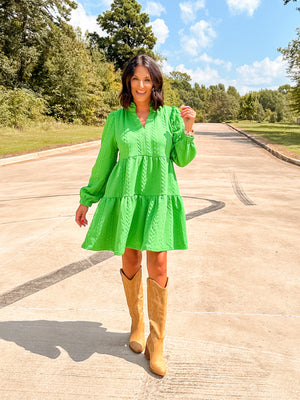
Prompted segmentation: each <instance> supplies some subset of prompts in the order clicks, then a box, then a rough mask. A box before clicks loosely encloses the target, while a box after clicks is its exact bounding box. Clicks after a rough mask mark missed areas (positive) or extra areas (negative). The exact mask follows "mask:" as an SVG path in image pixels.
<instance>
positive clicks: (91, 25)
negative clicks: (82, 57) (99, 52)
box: [70, 3, 105, 36]
mask: <svg viewBox="0 0 300 400" xmlns="http://www.w3.org/2000/svg"><path fill="white" fill-rule="evenodd" d="M77 4H78V7H77V8H76V10H72V12H71V20H70V24H71V25H72V26H73V27H74V28H77V27H79V28H80V29H81V31H82V33H85V32H86V31H89V32H90V33H93V32H97V33H98V34H99V35H100V36H105V35H104V33H103V31H102V30H101V28H100V26H99V25H98V24H97V21H96V20H97V17H98V16H96V15H87V13H86V11H85V9H84V8H83V6H82V4H80V3H77Z"/></svg>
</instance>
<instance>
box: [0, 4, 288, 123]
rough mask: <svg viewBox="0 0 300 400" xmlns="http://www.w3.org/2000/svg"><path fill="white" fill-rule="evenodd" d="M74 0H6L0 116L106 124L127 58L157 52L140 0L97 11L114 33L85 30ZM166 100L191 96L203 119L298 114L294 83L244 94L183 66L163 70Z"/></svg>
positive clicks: (0, 24)
mask: <svg viewBox="0 0 300 400" xmlns="http://www.w3.org/2000/svg"><path fill="white" fill-rule="evenodd" d="M74 8H76V3H75V2H74V1H72V0H18V2H16V1H12V0H9V1H4V0H3V1H2V0H0V124H1V125H4V126H14V127H22V126H24V125H26V124H28V123H30V122H35V121H45V120H48V119H50V120H57V121H62V122H68V123H81V124H102V123H103V122H104V120H105V119H106V117H107V115H108V114H109V112H110V111H111V110H114V109H116V108H118V107H119V99H118V94H119V91H120V76H121V65H124V62H125V61H126V60H127V59H128V58H130V57H131V56H132V55H133V54H137V53H147V54H150V55H152V56H153V57H155V58H156V59H157V61H158V62H159V61H161V57H160V56H159V55H157V54H154V53H153V52H152V49H153V47H154V45H155V42H156V38H155V36H154V35H153V32H152V31H151V26H149V25H148V22H149V16H148V15H147V14H145V13H141V6H140V4H139V3H138V2H137V1H136V0H126V1H125V0H114V1H113V2H112V4H111V11H106V12H105V13H104V14H103V16H99V17H98V23H99V25H100V27H101V28H102V30H103V31H106V32H107V34H108V36H107V37H104V38H103V37H101V38H100V37H99V36H98V35H97V34H96V33H94V34H92V35H82V33H81V32H80V31H79V30H74V28H73V27H72V26H71V25H70V24H69V23H68V20H69V16H70V12H71V10H72V9H74ZM164 78H165V79H164V88H165V89H164V91H165V102H166V104H170V105H176V106H180V105H181V104H188V105H190V106H192V107H193V108H194V109H195V110H196V111H197V121H205V122H222V121H227V120H233V119H251V120H258V121H263V120H267V121H270V122H276V121H293V120H294V117H295V116H294V115H293V114H292V111H291V109H290V108H289V102H290V97H289V86H288V85H285V86H281V87H280V88H278V90H261V91H259V92H252V93H248V94H246V95H244V96H240V94H239V93H238V91H237V90H236V89H235V88H234V87H233V86H229V87H228V89H227V90H225V87H224V85H223V84H218V85H215V86H209V87H205V86H203V85H201V86H200V85H199V84H197V83H196V84H195V85H194V86H192V85H191V78H190V77H189V76H188V75H187V74H185V73H180V72H172V73H171V74H170V75H169V76H165V77H164Z"/></svg>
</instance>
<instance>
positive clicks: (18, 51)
mask: <svg viewBox="0 0 300 400" xmlns="http://www.w3.org/2000/svg"><path fill="white" fill-rule="evenodd" d="M76 7H77V4H76V2H75V1H73V0H18V1H16V0H0V27H1V28H0V83H1V84H3V85H4V86H6V87H11V88H13V87H15V86H18V87H26V86H27V87H28V86H30V85H28V81H30V78H31V73H32V70H33V69H34V67H35V65H36V63H37V62H38V59H39V57H40V54H41V53H42V49H43V48H45V47H46V46H47V47H50V46H51V32H54V31H55V30H57V29H59V28H60V27H61V26H63V25H64V24H65V23H66V21H68V19H69V16H70V12H71V10H72V9H75V8H76Z"/></svg>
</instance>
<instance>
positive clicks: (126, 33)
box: [91, 0, 156, 69]
mask: <svg viewBox="0 0 300 400" xmlns="http://www.w3.org/2000/svg"><path fill="white" fill-rule="evenodd" d="M141 8H142V6H141V5H140V4H139V3H138V2H137V1H136V0H114V1H113V2H112V4H111V9H110V10H108V11H105V12H104V13H103V15H99V16H98V18H97V22H98V24H99V25H100V27H101V29H102V30H103V31H104V32H105V33H106V34H107V36H105V37H100V36H99V35H98V34H97V33H94V34H92V35H91V40H92V43H93V44H98V46H99V48H100V49H103V50H104V51H105V54H106V57H107V60H108V61H111V62H113V63H114V64H115V66H116V68H117V69H123V67H124V64H125V63H126V62H127V61H128V60H129V59H130V58H131V57H132V56H134V55H136V54H148V55H150V56H152V57H154V58H156V56H155V54H154V53H153V52H152V49H153V47H154V45H155V43H156V38H155V36H154V34H153V32H152V29H151V26H150V25H147V24H148V23H149V21H150V19H149V15H148V14H146V13H141Z"/></svg>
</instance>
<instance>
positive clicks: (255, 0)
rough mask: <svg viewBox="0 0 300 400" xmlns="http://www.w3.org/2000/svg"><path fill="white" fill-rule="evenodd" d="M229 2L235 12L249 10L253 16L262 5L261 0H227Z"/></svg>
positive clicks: (230, 7) (249, 13) (231, 9)
mask: <svg viewBox="0 0 300 400" xmlns="http://www.w3.org/2000/svg"><path fill="white" fill-rule="evenodd" d="M227 4H228V7H229V9H230V11H231V12H232V13H233V14H240V13H242V12H247V13H248V15H250V16H251V15H253V13H254V11H255V10H256V9H257V8H258V6H259V5H260V0H227Z"/></svg>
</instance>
